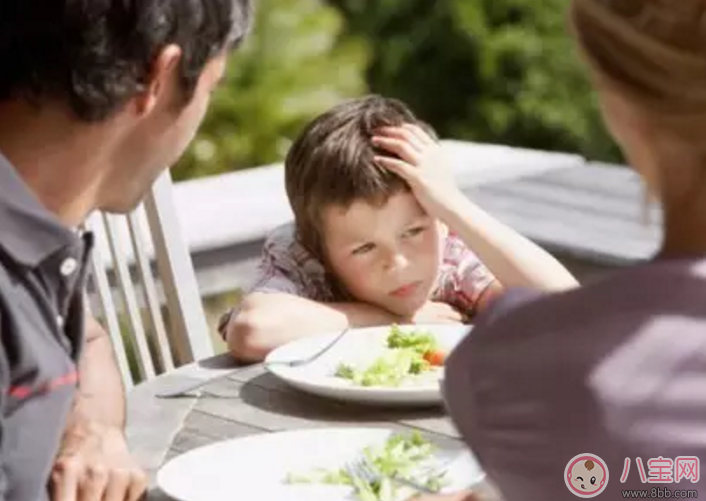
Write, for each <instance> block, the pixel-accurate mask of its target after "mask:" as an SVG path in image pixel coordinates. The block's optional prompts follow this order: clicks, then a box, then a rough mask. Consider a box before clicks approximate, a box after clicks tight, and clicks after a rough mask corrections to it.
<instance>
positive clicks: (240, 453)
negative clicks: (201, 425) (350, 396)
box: [157, 428, 484, 501]
mask: <svg viewBox="0 0 706 501" xmlns="http://www.w3.org/2000/svg"><path fill="white" fill-rule="evenodd" d="M391 433H394V431H393V430H389V429H384V428H321V429H316V430H300V431H287V432H279V433H265V434H261V435H254V436H249V437H244V438H239V439H233V440H227V441H224V442H219V443H216V444H212V445H208V446H205V447H201V448H198V449H194V450H192V451H189V452H187V453H185V454H182V455H181V456H178V457H176V458H175V459H173V460H172V461H170V462H169V463H167V464H166V465H165V466H164V467H163V468H162V469H161V470H160V471H159V473H158V474H157V485H158V486H159V488H160V489H162V490H163V491H164V492H165V493H166V494H167V495H169V496H170V497H172V498H174V499H176V500H178V501H233V500H234V499H257V500H258V501H353V500H355V499H356V497H355V495H354V492H353V490H352V489H351V488H350V487H347V486H328V485H291V484H287V483H286V482H285V480H286V478H287V476H288V475H289V474H291V473H306V472H309V471H311V470H313V469H316V468H327V469H329V468H331V469H335V468H341V467H343V466H344V465H345V464H346V463H347V462H350V461H352V460H354V459H355V458H356V457H358V455H359V454H360V452H361V450H362V448H364V447H366V446H368V445H373V444H383V443H384V442H385V440H387V438H388V437H389V436H390V434H391ZM431 440H432V441H433V440H434V438H431ZM438 445H439V450H438V451H437V458H438V461H439V464H441V465H444V466H445V467H446V470H447V478H448V480H450V483H449V484H448V485H447V486H446V487H445V488H444V491H448V492H453V491H457V490H460V489H462V488H465V487H468V486H470V485H472V484H475V483H477V482H479V481H480V480H482V479H483V477H484V474H483V472H482V470H481V469H480V467H479V466H478V463H477V462H476V460H475V458H474V457H473V455H472V454H471V453H469V452H468V451H467V450H466V449H465V448H463V445H462V444H461V443H457V444H454V445H453V446H452V447H450V446H449V445H448V444H446V446H445V447H444V446H442V444H438ZM447 465H448V466H447ZM407 497H408V496H407Z"/></svg>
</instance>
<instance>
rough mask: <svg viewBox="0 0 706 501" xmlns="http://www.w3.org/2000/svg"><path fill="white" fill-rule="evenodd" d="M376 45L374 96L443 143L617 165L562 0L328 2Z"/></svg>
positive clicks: (371, 74) (351, 29)
mask: <svg viewBox="0 0 706 501" xmlns="http://www.w3.org/2000/svg"><path fill="white" fill-rule="evenodd" d="M328 3H329V4H330V5H332V6H335V7H336V8H338V9H339V11H340V12H342V13H343V14H344V15H345V16H346V18H347V19H348V25H347V26H348V33H349V34H350V35H352V36H362V37H365V38H367V39H369V40H370V42H371V43H372V44H373V46H374V47H375V48H376V50H375V53H374V57H373V58H372V60H371V62H370V65H369V66H368V71H367V80H368V84H369V87H370V89H371V90H372V91H374V92H378V93H381V94H385V95H389V96H393V97H397V98H400V99H402V100H404V101H406V102H407V103H408V104H409V105H410V106H411V107H412V108H413V109H414V110H415V111H416V112H417V113H418V114H419V115H420V116H421V117H422V118H424V119H425V120H427V121H429V122H430V123H431V124H432V125H434V126H435V128H436V129H437V130H438V131H439V133H440V134H441V135H442V136H446V137H453V138H457V139H469V140H476V141H485V142H495V143H503V144H509V145H512V146H525V147H531V148H540V149H548V150H560V151H572V152H579V153H581V154H583V155H585V156H587V157H590V158H594V159H602V160H613V161H614V160H617V159H619V155H618V152H617V149H616V147H615V145H614V144H613V142H612V140H611V139H610V138H609V136H608V135H607V134H606V131H605V129H604V127H603V124H602V122H601V120H600V115H599V113H598V107H597V105H596V101H595V97H594V95H593V92H592V91H591V88H590V86H589V82H588V80H587V78H586V73H585V71H584V69H583V67H582V66H581V64H580V62H579V59H578V56H577V53H576V50H575V48H574V44H573V41H572V40H571V38H570V37H569V34H568V30H567V23H566V16H565V12H566V7H567V3H566V1H565V0H546V1H544V2H526V1H525V0H475V1H469V0H436V1H434V2H430V1H428V0H328Z"/></svg>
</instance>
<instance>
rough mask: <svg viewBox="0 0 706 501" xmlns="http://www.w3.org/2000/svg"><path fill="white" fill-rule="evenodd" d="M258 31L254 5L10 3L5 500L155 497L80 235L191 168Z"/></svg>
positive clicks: (5, 101)
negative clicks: (239, 54)
mask: <svg viewBox="0 0 706 501" xmlns="http://www.w3.org/2000/svg"><path fill="white" fill-rule="evenodd" d="M250 17H251V14H250V0H140V1H126V0H101V1H80V0H42V1H28V0H3V2H2V6H0V67H1V68H2V70H1V71H0V337H1V338H2V343H1V346H0V385H1V391H0V500H19V501H34V500H44V499H48V498H51V499H53V500H55V501H74V500H77V499H78V500H81V501H83V500H109V501H119V500H123V499H129V500H134V499H137V498H139V497H140V496H141V495H142V494H143V492H144V490H145V477H144V474H143V473H142V472H141V471H140V470H139V468H138V467H137V466H136V465H135V463H134V460H133V459H132V458H131V457H130V455H129V453H128V451H127V446H126V443H125V437H124V435H123V424H124V419H125V409H124V405H125V402H124V396H123V388H122V385H121V382H120V377H119V374H118V371H117V368H116V365H115V361H114V359H113V355H112V349H111V345H110V340H109V338H108V337H107V336H106V334H105V332H104V331H103V329H102V328H101V327H100V325H98V324H97V322H95V320H93V319H91V318H88V319H85V318H84V316H85V314H84V311H85V310H84V305H83V304H82V289H83V284H84V277H85V274H86V263H87V261H88V256H89V253H90V251H91V244H92V240H91V235H90V234H80V231H79V227H80V225H81V223H82V222H83V221H84V220H85V219H86V217H87V216H88V215H89V213H91V212H92V211H94V210H104V211H108V212H114V213H125V212H128V211H130V210H132V209H133V208H134V207H135V206H136V205H137V204H138V203H139V202H140V200H141V199H142V197H143V195H144V194H145V192H146V191H147V190H148V188H149V187H150V185H151V184H152V182H153V180H154V179H155V178H156V177H157V176H158V175H159V174H160V173H161V171H162V170H163V169H164V168H165V167H167V166H169V165H172V164H173V163H174V162H175V161H176V160H177V158H178V157H179V156H180V155H181V154H182V152H183V151H184V149H185V148H186V146H187V145H188V143H189V141H190V140H191V139H192V137H193V136H194V133H195V130H196V128H197V127H198V125H199V123H200V122H201V120H202V118H203V116H204V113H205V111H206V108H207V105H208V102H209V97H210V94H211V92H212V91H213V89H214V88H215V86H216V84H217V83H218V81H219V80H220V79H221V77H222V75H223V72H224V67H225V64H226V57H227V55H228V52H229V51H230V50H231V49H232V48H234V47H235V46H236V45H237V44H238V43H239V42H240V41H241V39H242V38H243V36H244V35H245V33H246V31H247V27H248V24H249V21H250ZM77 367H78V369H77Z"/></svg>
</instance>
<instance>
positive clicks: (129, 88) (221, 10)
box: [0, 0, 253, 121]
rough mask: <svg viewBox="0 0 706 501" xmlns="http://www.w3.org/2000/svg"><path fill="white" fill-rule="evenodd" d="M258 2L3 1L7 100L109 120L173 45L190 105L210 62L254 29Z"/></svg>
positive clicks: (2, 69) (2, 87) (1, 90)
mask: <svg viewBox="0 0 706 501" xmlns="http://www.w3.org/2000/svg"><path fill="white" fill-rule="evenodd" d="M252 1H253V0H1V1H0V101H3V100H7V99H12V98H18V97H21V98H26V99H28V100H29V101H30V102H35V103H41V102H42V101H43V100H45V99H59V100H62V101H64V102H66V103H67V104H68V105H69V106H70V108H71V110H73V112H74V113H75V114H76V116H77V117H79V118H80V119H83V120H86V121H95V120H101V119H104V118H106V117H108V116H109V115H110V114H111V113H113V112H114V111H116V110H117V109H118V108H119V107H120V106H121V105H123V104H124V103H125V102H126V101H127V100H129V99H130V98H131V97H133V96H135V95H136V94H137V93H138V92H140V91H141V90H142V89H144V84H145V83H146V82H147V81H148V79H149V76H150V71H151V68H152V63H153V61H154V58H155V57H156V56H157V55H158V54H159V52H160V51H161V50H162V49H163V48H164V47H165V46H167V45H169V44H175V45H178V46H179V47H180V48H181V49H182V51H183V55H182V60H181V64H180V68H179V73H180V83H181V86H182V89H183V91H184V98H185V102H188V101H189V100H190V99H191V97H192V96H193V91H194V88H195V87H196V83H197V82H198V79H199V76H200V75H201V72H202V71H203V69H204V67H205V66H206V63H208V61H209V60H211V59H212V58H213V57H214V56H216V55H217V54H219V53H220V52H222V51H224V50H228V49H230V48H232V47H234V46H236V45H237V44H238V43H239V42H240V40H241V39H242V38H243V37H244V35H245V33H246V32H247V30H248V27H249V24H250V19H251V17H252V16H251V3H252Z"/></svg>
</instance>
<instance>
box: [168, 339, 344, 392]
mask: <svg viewBox="0 0 706 501" xmlns="http://www.w3.org/2000/svg"><path fill="white" fill-rule="evenodd" d="M349 330H350V327H346V328H345V329H343V330H342V331H341V332H340V333H339V334H338V335H337V336H336V337H335V338H334V339H333V340H332V341H331V342H330V343H329V344H327V345H326V346H324V347H323V348H322V349H320V350H319V351H317V352H316V353H314V354H312V355H309V356H308V357H305V358H301V359H298V360H273V361H271V362H265V364H264V365H265V367H269V366H271V365H285V366H287V367H301V366H303V365H307V364H310V363H311V362H313V361H314V360H316V359H317V358H319V357H320V356H321V355H323V354H324V353H326V352H327V351H329V350H330V349H331V348H332V347H333V346H334V345H335V344H336V343H338V341H340V340H341V338H342V337H343V336H344V335H345V334H346V333H347V332H348V331H349ZM242 370H243V367H238V368H237V369H233V370H232V371H230V372H226V373H224V374H219V375H218V376H215V377H211V378H207V379H202V380H199V381H190V382H188V383H186V384H184V385H181V386H180V387H178V388H176V389H174V388H171V389H167V390H163V391H160V392H158V393H157V394H156V396H157V397H159V398H174V397H180V396H182V395H184V394H185V393H191V392H192V391H195V390H198V389H199V388H201V387H202V386H205V385H207V384H209V383H212V382H213V381H214V380H215V379H218V378H221V377H228V376H231V375H233V374H237V373H238V372H240V371H242Z"/></svg>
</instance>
